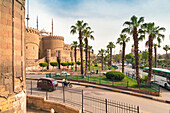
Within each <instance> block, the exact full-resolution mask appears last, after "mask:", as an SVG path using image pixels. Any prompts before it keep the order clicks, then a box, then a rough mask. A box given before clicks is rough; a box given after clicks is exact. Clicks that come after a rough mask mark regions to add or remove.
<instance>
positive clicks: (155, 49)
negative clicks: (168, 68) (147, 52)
mask: <svg viewBox="0 0 170 113" xmlns="http://www.w3.org/2000/svg"><path fill="white" fill-rule="evenodd" d="M154 51H155V68H156V67H157V48H156V47H154Z"/></svg>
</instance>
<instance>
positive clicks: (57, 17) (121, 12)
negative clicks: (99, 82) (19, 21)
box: [30, 0, 170, 54]
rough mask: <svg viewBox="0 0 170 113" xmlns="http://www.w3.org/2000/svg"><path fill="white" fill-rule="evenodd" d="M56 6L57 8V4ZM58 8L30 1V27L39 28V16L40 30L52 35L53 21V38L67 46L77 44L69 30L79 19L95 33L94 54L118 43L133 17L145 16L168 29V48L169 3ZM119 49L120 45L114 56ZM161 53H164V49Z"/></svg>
mask: <svg viewBox="0 0 170 113" xmlns="http://www.w3.org/2000/svg"><path fill="white" fill-rule="evenodd" d="M56 2H57V4H56ZM56 2H55V4H56V6H55V4H52V5H49V4H50V3H49V4H43V3H42V2H41V0H30V26H33V27H35V26H36V16H37V15H38V16H39V29H42V28H45V29H46V30H47V31H51V19H52V18H53V19H54V34H55V35H61V36H64V37H65V43H69V44H70V43H72V41H74V40H78V38H77V37H78V35H71V34H70V26H71V25H74V24H75V23H76V21H77V20H78V19H80V20H84V22H87V23H88V24H89V26H90V27H91V28H92V29H93V30H94V37H95V41H90V42H89V43H90V44H91V45H92V46H93V48H94V50H95V53H97V52H98V50H99V49H101V48H106V46H107V44H108V42H110V41H112V42H115V43H116V40H117V38H118V37H119V34H120V32H121V30H122V29H123V26H122V25H123V23H124V22H125V21H128V20H130V17H131V16H132V15H136V16H138V17H141V16H144V17H145V21H146V22H155V24H156V25H159V26H161V27H165V28H166V32H165V33H164V34H165V35H166V36H165V40H164V41H163V42H162V46H164V45H166V44H168V45H170V44H169V42H170V39H169V35H170V34H169V31H170V23H169V20H170V8H169V4H170V2H169V1H168V0H161V1H160V0H138V1H134V0H130V1H128V0H120V1H116V0H82V1H81V2H80V3H79V4H77V5H76V6H74V7H73V9H67V6H66V7H60V4H59V3H60V2H59V1H56ZM144 43H145V41H143V42H140V47H139V49H140V50H145V49H146V48H145V47H144ZM132 44H133V39H132V38H131V41H130V42H129V43H127V50H126V53H129V52H130V50H131V45H132ZM119 50H120V46H119V45H117V47H116V49H114V50H113V51H115V53H118V52H119ZM158 51H159V53H161V54H163V53H165V52H164V50H163V49H162V48H159V49H158Z"/></svg>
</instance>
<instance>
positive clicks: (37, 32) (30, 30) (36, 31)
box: [25, 27, 40, 35]
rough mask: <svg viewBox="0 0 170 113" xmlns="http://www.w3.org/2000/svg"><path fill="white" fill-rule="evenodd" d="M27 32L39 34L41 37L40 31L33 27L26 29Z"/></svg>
mask: <svg viewBox="0 0 170 113" xmlns="http://www.w3.org/2000/svg"><path fill="white" fill-rule="evenodd" d="M25 31H26V32H27V33H35V34H37V35H40V31H39V30H37V29H35V28H32V27H27V28H26V29H25Z"/></svg>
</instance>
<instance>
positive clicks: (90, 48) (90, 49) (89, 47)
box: [88, 46, 93, 71]
mask: <svg viewBox="0 0 170 113" xmlns="http://www.w3.org/2000/svg"><path fill="white" fill-rule="evenodd" d="M92 50H93V49H92V46H88V52H89V71H90V60H91V59H90V53H91V52H92Z"/></svg>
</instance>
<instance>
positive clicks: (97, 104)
mask: <svg viewBox="0 0 170 113" xmlns="http://www.w3.org/2000/svg"><path fill="white" fill-rule="evenodd" d="M26 82H27V95H38V96H43V97H46V99H47V100H52V101H57V102H62V103H66V104H69V105H72V106H76V107H78V108H80V109H81V110H82V113H139V106H134V105H130V104H126V103H122V102H118V101H114V100H111V99H107V98H100V97H96V96H95V97H94V96H88V95H86V94H85V93H84V91H83V90H82V89H73V88H67V87H66V88H65V87H61V86H59V87H58V88H57V89H56V90H55V91H53V92H48V91H46V90H38V89H37V88H36V84H37V81H36V80H27V81H26Z"/></svg>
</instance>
